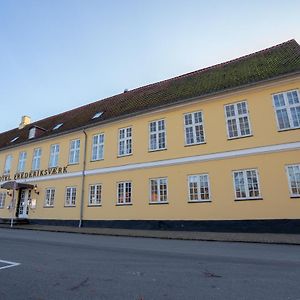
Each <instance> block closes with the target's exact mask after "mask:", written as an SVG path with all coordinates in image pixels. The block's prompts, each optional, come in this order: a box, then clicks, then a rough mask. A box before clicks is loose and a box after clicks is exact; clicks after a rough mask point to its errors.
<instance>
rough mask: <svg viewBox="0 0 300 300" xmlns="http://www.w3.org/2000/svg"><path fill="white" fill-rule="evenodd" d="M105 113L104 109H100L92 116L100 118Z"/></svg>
mask: <svg viewBox="0 0 300 300" xmlns="http://www.w3.org/2000/svg"><path fill="white" fill-rule="evenodd" d="M102 115H103V111H99V112H97V113H95V114H94V115H93V117H92V119H98V118H100V117H101V116H102Z"/></svg>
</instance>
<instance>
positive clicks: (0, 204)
mask: <svg viewBox="0 0 300 300" xmlns="http://www.w3.org/2000/svg"><path fill="white" fill-rule="evenodd" d="M5 198H6V193H4V192H2V193H0V208H4V206H5Z"/></svg>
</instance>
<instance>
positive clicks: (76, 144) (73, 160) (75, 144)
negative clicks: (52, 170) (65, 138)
mask: <svg viewBox="0 0 300 300" xmlns="http://www.w3.org/2000/svg"><path fill="white" fill-rule="evenodd" d="M79 151H80V140H79V139H77V140H73V141H71V142H70V153H69V164H78V163H79Z"/></svg>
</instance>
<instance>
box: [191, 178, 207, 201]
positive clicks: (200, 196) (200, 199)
mask: <svg viewBox="0 0 300 300" xmlns="http://www.w3.org/2000/svg"><path fill="white" fill-rule="evenodd" d="M202 177H203V178H206V182H207V188H208V198H203V197H202V193H201V189H203V186H201V183H202V180H201V178H202ZM192 178H196V179H197V181H196V184H197V187H196V188H197V195H198V199H197V200H193V199H192V197H191V196H192V195H191V188H190V183H191V179H192ZM188 202H191V203H194V202H211V191H210V181H209V175H208V173H203V174H192V175H189V176H188Z"/></svg>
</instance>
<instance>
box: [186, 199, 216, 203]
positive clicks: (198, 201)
mask: <svg viewBox="0 0 300 300" xmlns="http://www.w3.org/2000/svg"><path fill="white" fill-rule="evenodd" d="M209 202H211V200H189V201H188V203H209Z"/></svg>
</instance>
